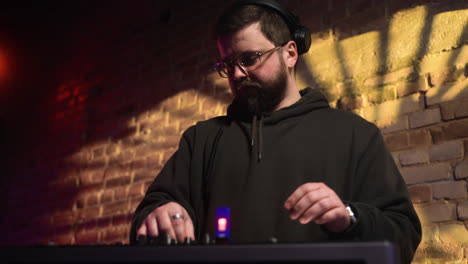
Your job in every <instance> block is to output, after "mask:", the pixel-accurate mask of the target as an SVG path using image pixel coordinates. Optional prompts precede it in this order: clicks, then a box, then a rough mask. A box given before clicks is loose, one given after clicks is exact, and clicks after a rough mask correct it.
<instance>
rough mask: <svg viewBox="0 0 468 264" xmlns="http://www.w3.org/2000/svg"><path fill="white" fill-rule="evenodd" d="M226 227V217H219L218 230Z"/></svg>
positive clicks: (222, 230)
mask: <svg viewBox="0 0 468 264" xmlns="http://www.w3.org/2000/svg"><path fill="white" fill-rule="evenodd" d="M226 228H227V219H226V218H224V217H223V218H219V219H218V231H220V232H224V231H226Z"/></svg>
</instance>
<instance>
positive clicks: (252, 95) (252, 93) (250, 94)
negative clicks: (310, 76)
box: [236, 68, 287, 116]
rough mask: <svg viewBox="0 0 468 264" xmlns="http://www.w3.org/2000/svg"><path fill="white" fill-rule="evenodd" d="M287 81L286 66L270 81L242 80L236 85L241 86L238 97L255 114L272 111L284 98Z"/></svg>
mask: <svg viewBox="0 0 468 264" xmlns="http://www.w3.org/2000/svg"><path fill="white" fill-rule="evenodd" d="M286 82H287V76H286V71H285V69H284V68H283V69H281V70H280V71H279V73H278V75H277V76H276V78H275V79H274V80H273V81H272V82H270V83H261V82H259V81H253V80H242V81H240V82H239V83H237V84H236V87H239V89H238V92H237V94H236V99H237V101H239V102H240V103H241V104H244V105H245V106H246V108H247V110H248V111H249V112H250V113H252V114H254V115H257V116H258V115H261V114H266V113H271V112H273V111H274V110H275V108H276V107H277V106H278V105H279V104H280V103H281V101H282V100H283V99H284V95H285V92H286Z"/></svg>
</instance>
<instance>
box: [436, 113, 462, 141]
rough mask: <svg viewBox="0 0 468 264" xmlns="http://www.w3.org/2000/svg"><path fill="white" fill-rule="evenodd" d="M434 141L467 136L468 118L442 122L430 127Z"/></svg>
mask: <svg viewBox="0 0 468 264" xmlns="http://www.w3.org/2000/svg"><path fill="white" fill-rule="evenodd" d="M431 134H432V135H433V139H434V143H439V142H442V141H449V140H453V139H459V138H465V137H467V136H468V118H466V119H462V120H456V121H451V122H448V123H444V124H443V125H441V126H437V127H434V128H431Z"/></svg>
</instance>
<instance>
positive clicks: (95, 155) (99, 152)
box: [93, 147, 105, 159]
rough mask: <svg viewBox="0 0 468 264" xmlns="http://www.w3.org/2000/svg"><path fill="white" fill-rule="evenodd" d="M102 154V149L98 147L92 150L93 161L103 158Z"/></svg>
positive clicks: (103, 151) (103, 150)
mask: <svg viewBox="0 0 468 264" xmlns="http://www.w3.org/2000/svg"><path fill="white" fill-rule="evenodd" d="M104 153H105V149H104V147H100V148H97V149H95V150H93V159H95V158H101V157H103V156H104Z"/></svg>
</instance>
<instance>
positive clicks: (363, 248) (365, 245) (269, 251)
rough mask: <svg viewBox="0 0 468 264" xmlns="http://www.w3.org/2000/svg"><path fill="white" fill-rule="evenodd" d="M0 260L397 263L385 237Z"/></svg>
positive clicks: (38, 251)
mask: <svg viewBox="0 0 468 264" xmlns="http://www.w3.org/2000/svg"><path fill="white" fill-rule="evenodd" d="M0 256H1V257H0V262H1V263H12V264H13V263H18V264H19V263H23V264H25V263H30V264H33V263H64V264H72V263H73V264H77V263H277V264H279V263H326V264H337V263H344V264H346V263H353V264H357V263H360V264H397V260H398V255H397V251H396V248H395V246H394V245H393V244H391V243H389V242H353V243H323V244H322V243H318V244H314V243H310V244H278V243H276V244H248V245H244V244H242V245H218V244H209V245H204V244H190V245H187V244H185V243H182V244H178V245H171V246H163V245H135V246H128V245H114V246H31V247H1V248H0Z"/></svg>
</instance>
